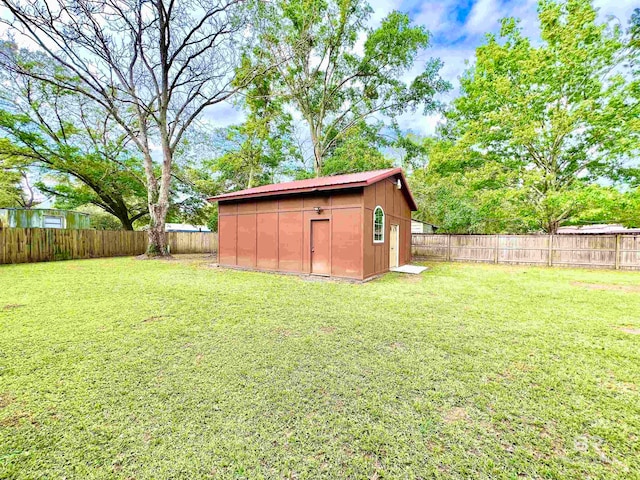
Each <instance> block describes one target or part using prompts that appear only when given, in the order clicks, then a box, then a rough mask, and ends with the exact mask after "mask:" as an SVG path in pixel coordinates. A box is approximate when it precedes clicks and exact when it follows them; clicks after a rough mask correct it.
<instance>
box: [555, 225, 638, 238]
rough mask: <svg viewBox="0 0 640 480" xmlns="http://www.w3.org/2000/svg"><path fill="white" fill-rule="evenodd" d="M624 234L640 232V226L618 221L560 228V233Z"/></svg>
mask: <svg viewBox="0 0 640 480" xmlns="http://www.w3.org/2000/svg"><path fill="white" fill-rule="evenodd" d="M618 233H620V234H624V233H631V234H633V233H635V234H638V233H640V228H627V227H624V226H622V225H620V224H618V223H612V224H594V225H575V226H568V227H560V228H558V234H561V235H562V234H564V235H568V234H583V235H586V234H618Z"/></svg>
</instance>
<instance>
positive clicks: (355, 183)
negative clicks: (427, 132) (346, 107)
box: [209, 167, 418, 211]
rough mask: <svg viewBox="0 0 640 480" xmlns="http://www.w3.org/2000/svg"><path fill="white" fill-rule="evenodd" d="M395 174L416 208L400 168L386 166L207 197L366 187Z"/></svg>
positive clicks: (241, 198) (406, 195) (226, 198)
mask: <svg viewBox="0 0 640 480" xmlns="http://www.w3.org/2000/svg"><path fill="white" fill-rule="evenodd" d="M395 175H399V176H400V179H401V181H402V192H403V193H404V196H405V198H406V199H407V202H408V203H409V207H410V208H411V210H413V211H416V210H418V206H417V205H416V202H415V200H414V198H413V195H412V194H411V191H410V190H409V185H408V184H407V180H406V178H405V176H404V173H403V172H402V168H400V167H397V168H386V169H384V170H372V171H370V172H359V173H348V174H345V175H335V176H330V177H318V178H309V179H306V180H296V181H293V182H284V183H274V184H271V185H262V186H260V187H254V188H247V189H245V190H239V191H237V192H231V193H224V194H222V195H217V196H215V197H211V198H209V201H225V200H244V199H249V198H257V197H267V196H273V195H290V194H296V193H309V192H318V191H325V190H339V189H347V188H357V187H366V186H368V185H371V184H373V183H376V182H379V181H380V180H384V179H385V178H389V177H392V176H395Z"/></svg>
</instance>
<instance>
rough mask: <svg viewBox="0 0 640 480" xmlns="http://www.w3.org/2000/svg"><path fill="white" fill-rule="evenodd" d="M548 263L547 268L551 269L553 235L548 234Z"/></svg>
mask: <svg viewBox="0 0 640 480" xmlns="http://www.w3.org/2000/svg"><path fill="white" fill-rule="evenodd" d="M547 255H548V257H549V258H548V259H547V260H548V262H549V266H550V267H553V234H552V233H551V234H549V250H548V253H547Z"/></svg>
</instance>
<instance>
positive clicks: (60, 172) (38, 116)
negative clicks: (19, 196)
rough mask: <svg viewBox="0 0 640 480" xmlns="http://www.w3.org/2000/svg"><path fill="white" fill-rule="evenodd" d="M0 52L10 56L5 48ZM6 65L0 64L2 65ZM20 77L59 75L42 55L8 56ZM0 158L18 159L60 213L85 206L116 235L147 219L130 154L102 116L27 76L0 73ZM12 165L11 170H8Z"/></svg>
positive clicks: (138, 171) (79, 98) (80, 99)
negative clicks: (111, 222)
mask: <svg viewBox="0 0 640 480" xmlns="http://www.w3.org/2000/svg"><path fill="white" fill-rule="evenodd" d="M2 48H8V49H14V48H15V46H14V45H11V44H4V45H3V46H2ZM6 58H7V57H6V56H5V59H6ZM13 58H14V60H15V62H20V65H16V64H14V67H18V68H19V69H20V70H23V71H24V70H26V69H29V70H31V71H36V72H42V71H45V70H47V69H49V70H55V71H56V72H57V75H58V77H61V75H62V74H63V69H61V68H60V67H59V66H55V65H52V64H51V61H50V60H48V59H46V58H45V57H44V56H43V55H41V54H40V55H38V54H35V53H33V52H29V51H26V50H22V51H21V52H14V55H13ZM0 81H2V83H3V84H4V85H5V88H4V89H3V90H2V92H0V133H1V134H2V135H3V136H4V139H3V140H4V141H3V142H2V143H0V157H2V158H6V159H10V158H17V159H20V164H21V165H20V166H21V169H22V171H23V172H25V171H26V169H27V167H28V168H29V169H30V171H31V173H32V174H34V175H35V174H39V175H40V176H41V177H43V178H44V179H46V181H41V182H39V183H38V184H37V186H38V189H39V190H40V191H41V192H43V193H48V194H51V195H54V196H55V197H56V199H57V203H58V204H59V205H60V206H62V207H65V208H78V207H80V206H82V205H86V204H92V205H95V206H97V207H99V208H101V209H102V210H104V211H105V212H107V213H109V214H111V215H113V216H115V217H116V218H117V219H118V220H119V221H120V223H121V224H122V227H123V228H125V229H127V230H132V229H133V222H134V221H136V220H138V219H140V218H141V217H143V216H145V215H147V214H148V209H147V205H146V188H145V180H144V171H143V169H142V165H141V162H140V160H139V154H138V152H137V150H135V149H133V150H132V149H131V148H130V147H131V144H132V142H131V141H130V140H129V139H128V136H127V135H126V134H125V132H124V131H123V130H122V129H121V128H120V127H119V125H118V124H117V122H115V121H114V120H113V118H112V117H111V115H110V114H109V113H108V112H105V111H104V109H103V108H101V107H100V106H99V105H96V103H95V102H93V101H92V100H91V99H88V98H87V97H85V96H83V95H80V94H78V93H75V92H73V91H70V90H68V89H63V88H60V87H58V86H57V85H53V84H51V83H49V82H43V81H41V80H37V79H35V78H34V76H33V75H15V74H14V75H9V74H8V73H7V72H6V71H1V72H0ZM14 164H15V162H14Z"/></svg>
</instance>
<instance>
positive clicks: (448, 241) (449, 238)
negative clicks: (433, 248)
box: [447, 234, 451, 262]
mask: <svg viewBox="0 0 640 480" xmlns="http://www.w3.org/2000/svg"><path fill="white" fill-rule="evenodd" d="M450 261H451V234H448V235H447V262H450Z"/></svg>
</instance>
